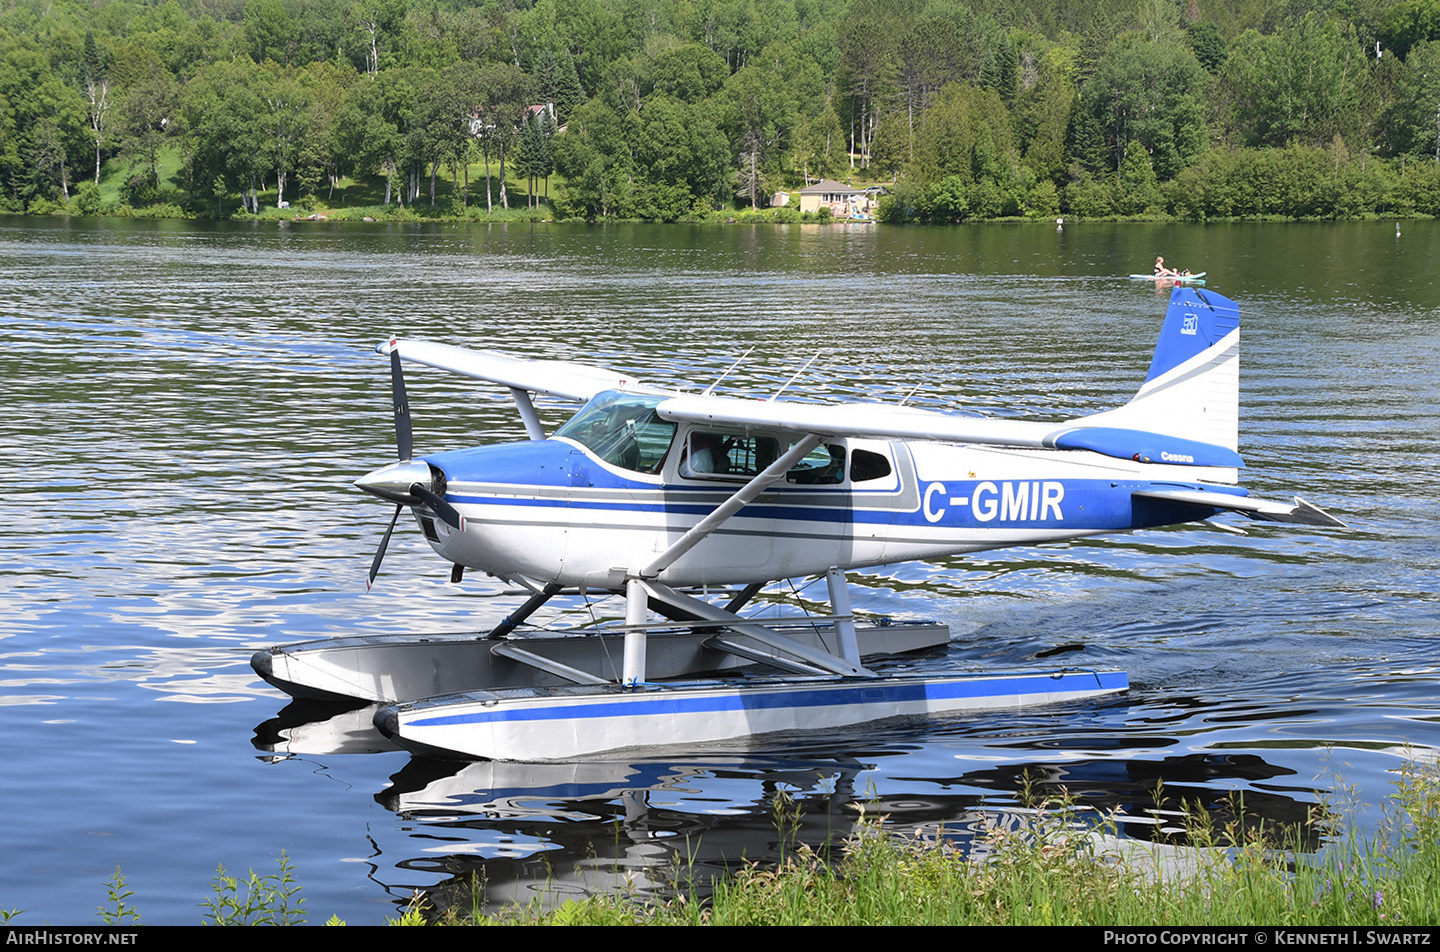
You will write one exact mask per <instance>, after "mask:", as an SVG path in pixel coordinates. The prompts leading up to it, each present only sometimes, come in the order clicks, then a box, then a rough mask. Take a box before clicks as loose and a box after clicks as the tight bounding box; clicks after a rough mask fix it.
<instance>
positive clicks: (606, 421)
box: [555, 390, 675, 473]
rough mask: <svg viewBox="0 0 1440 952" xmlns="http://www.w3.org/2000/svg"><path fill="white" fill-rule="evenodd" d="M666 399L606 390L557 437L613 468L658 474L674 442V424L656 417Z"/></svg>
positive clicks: (558, 432) (556, 433) (557, 434)
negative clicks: (658, 409) (584, 450)
mask: <svg viewBox="0 0 1440 952" xmlns="http://www.w3.org/2000/svg"><path fill="white" fill-rule="evenodd" d="M664 399H665V398H664V397H663V396H659V395H656V396H649V395H645V394H638V393H620V392H618V391H615V390H607V391H605V392H604V393H602V394H599V395H597V396H596V397H595V399H593V400H591V401H590V402H589V403H587V404H585V406H584V407H583V408H582V409H581V410H580V412H579V413H577V414H575V416H574V417H573V418H571V420H570V422H569V423H566V424H565V425H564V426H562V427H561V428H560V429H559V430H557V431H555V435H556V436H557V437H564V438H566V439H569V440H574V441H575V442H576V443H579V444H581V445H582V446H584V447H586V448H587V449H589V450H590V452H592V453H594V454H595V455H596V456H598V457H600V458H601V459H602V460H604V461H605V462H607V463H610V464H611V465H613V466H619V467H620V468H622V469H629V470H633V471H635V472H637V473H658V472H659V471H660V466H661V464H662V463H664V462H665V454H666V453H668V452H669V451H670V443H671V441H672V440H673V439H674V438H675V424H674V423H667V422H666V421H664V420H662V419H660V418H659V417H658V416H656V414H655V408H656V407H657V406H659V405H660V402H661V401H662V400H664Z"/></svg>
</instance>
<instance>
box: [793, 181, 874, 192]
mask: <svg viewBox="0 0 1440 952" xmlns="http://www.w3.org/2000/svg"><path fill="white" fill-rule="evenodd" d="M836 193H838V194H840V195H859V194H860V190H859V189H858V188H855V187H854V186H852V185H845V184H843V183H841V182H832V181H831V180H830V179H822V180H821V181H819V182H816V183H815V184H814V185H807V186H805V187H804V188H802V189H801V190H800V194H801V195H820V194H825V195H831V194H836Z"/></svg>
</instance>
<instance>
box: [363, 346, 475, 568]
mask: <svg viewBox="0 0 1440 952" xmlns="http://www.w3.org/2000/svg"><path fill="white" fill-rule="evenodd" d="M395 345H396V341H395V338H393V337H392V338H391V339H390V341H389V343H388V344H382V345H380V348H379V349H382V350H383V349H384V348H386V347H387V346H388V347H389V349H390V389H391V392H392V394H393V396H394V398H395V447H396V453H397V455H398V457H399V460H398V462H394V463H391V464H390V465H388V466H382V467H380V468H379V469H377V470H375V471H374V472H372V473H367V474H366V475H364V476H361V477H360V478H359V479H357V480H355V485H356V486H358V487H360V488H361V489H363V490H365V491H366V492H367V493H369V494H370V495H372V496H376V497H378V498H380V499H384V500H386V501H388V502H393V503H395V512H394V513H393V514H392V515H391V516H390V525H389V526H387V527H386V529H385V535H384V536H382V537H381V539H380V548H379V549H377V550H376V552H375V558H374V560H373V561H372V562H371V563H370V575H369V577H368V578H367V579H366V581H365V587H366V588H367V589H368V588H369V587H370V586H371V585H373V584H374V583H375V576H376V575H378V574H379V573H380V563H381V562H383V561H384V560H385V550H386V548H388V547H389V545H390V534H391V533H392V532H394V531H395V523H396V521H397V520H398V519H399V518H400V510H402V509H404V508H405V507H406V506H424V507H426V508H427V509H429V510H430V511H431V512H433V513H434V514H435V516H436V517H437V518H439V519H440V520H441V521H442V522H444V523H445V524H446V525H448V526H449V527H450V528H452V529H456V530H463V529H464V528H465V517H464V516H462V515H460V513H459V511H457V510H456V508H455V507H454V506H452V505H450V504H449V503H448V502H446V501H445V474H444V473H442V472H441V471H440V470H439V469H438V468H437V467H434V466H431V465H430V464H429V463H426V462H425V461H423V460H415V459H411V455H412V453H413V450H414V441H413V437H412V432H413V431H412V429H411V425H410V401H409V398H408V397H407V396H406V393H405V373H404V371H403V370H401V369H400V352H399V350H398V349H397V348H396V346H395Z"/></svg>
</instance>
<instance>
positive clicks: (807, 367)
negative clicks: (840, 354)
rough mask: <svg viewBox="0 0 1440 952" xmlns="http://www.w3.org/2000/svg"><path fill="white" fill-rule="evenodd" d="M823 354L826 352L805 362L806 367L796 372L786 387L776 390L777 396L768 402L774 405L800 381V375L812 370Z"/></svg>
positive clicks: (786, 382) (821, 352)
mask: <svg viewBox="0 0 1440 952" xmlns="http://www.w3.org/2000/svg"><path fill="white" fill-rule="evenodd" d="M823 353H825V352H824V351H823V350H822V351H820V352H819V353H817V354H816V355H815V356H814V357H811V358H810V359H809V360H807V361H805V364H804V366H802V367H801V368H800V369H799V370H797V371H795V375H794V376H793V377H791V378H790V379H789V380H787V381H785V386H783V387H781V388H780V389H779V390H776V391H775V396H773V397H771V398H770V400H769V401H768V402H770V403H774V402H775V400H776V399H777V398H779V396H780V394H782V393H784V392H785V391H786V390H787V389H788V388H789V386H790V385H791V384H792V383H794V382H795V381H796V380H798V379H800V375H801V374H803V373H804V372H805V371H807V370H809V369H810V365H811V364H813V363H815V361H817V360H819V359H820V354H823Z"/></svg>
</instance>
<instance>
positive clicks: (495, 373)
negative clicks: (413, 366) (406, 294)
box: [375, 337, 652, 401]
mask: <svg viewBox="0 0 1440 952" xmlns="http://www.w3.org/2000/svg"><path fill="white" fill-rule="evenodd" d="M375 350H376V351H377V352H379V353H382V354H388V353H391V352H392V351H398V352H399V353H400V357H401V358H402V359H404V360H412V361H414V362H415V363H417V364H424V365H426V366H427V367H435V368H437V369H439V370H448V371H450V372H451V373H457V374H461V375H462V376H466V377H474V378H475V379H476V380H487V381H489V382H491V383H497V384H500V385H501V386H503V387H509V388H510V389H511V390H522V391H529V392H531V393H543V394H546V395H547V396H555V397H568V398H570V399H572V400H581V401H585V400H589V399H591V398H592V397H594V396H595V395H596V394H597V393H601V392H603V391H606V390H646V391H649V390H652V388H650V387H646V386H644V385H643V384H641V383H640V382H639V381H638V380H636V379H635V378H634V377H630V376H627V375H625V374H620V373H616V372H615V371H613V370H606V369H604V368H601V367H587V366H585V365H584V364H572V363H570V362H569V361H564V360H526V359H524V358H520V357H509V356H506V355H505V354H500V353H496V352H495V351H489V350H467V349H466V348H464V347H452V346H450V345H449V344H433V343H430V342H429V341H420V340H399V339H398V338H394V337H392V338H390V339H389V340H388V341H386V342H384V343H383V344H380V345H379V346H378V347H376V348H375Z"/></svg>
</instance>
